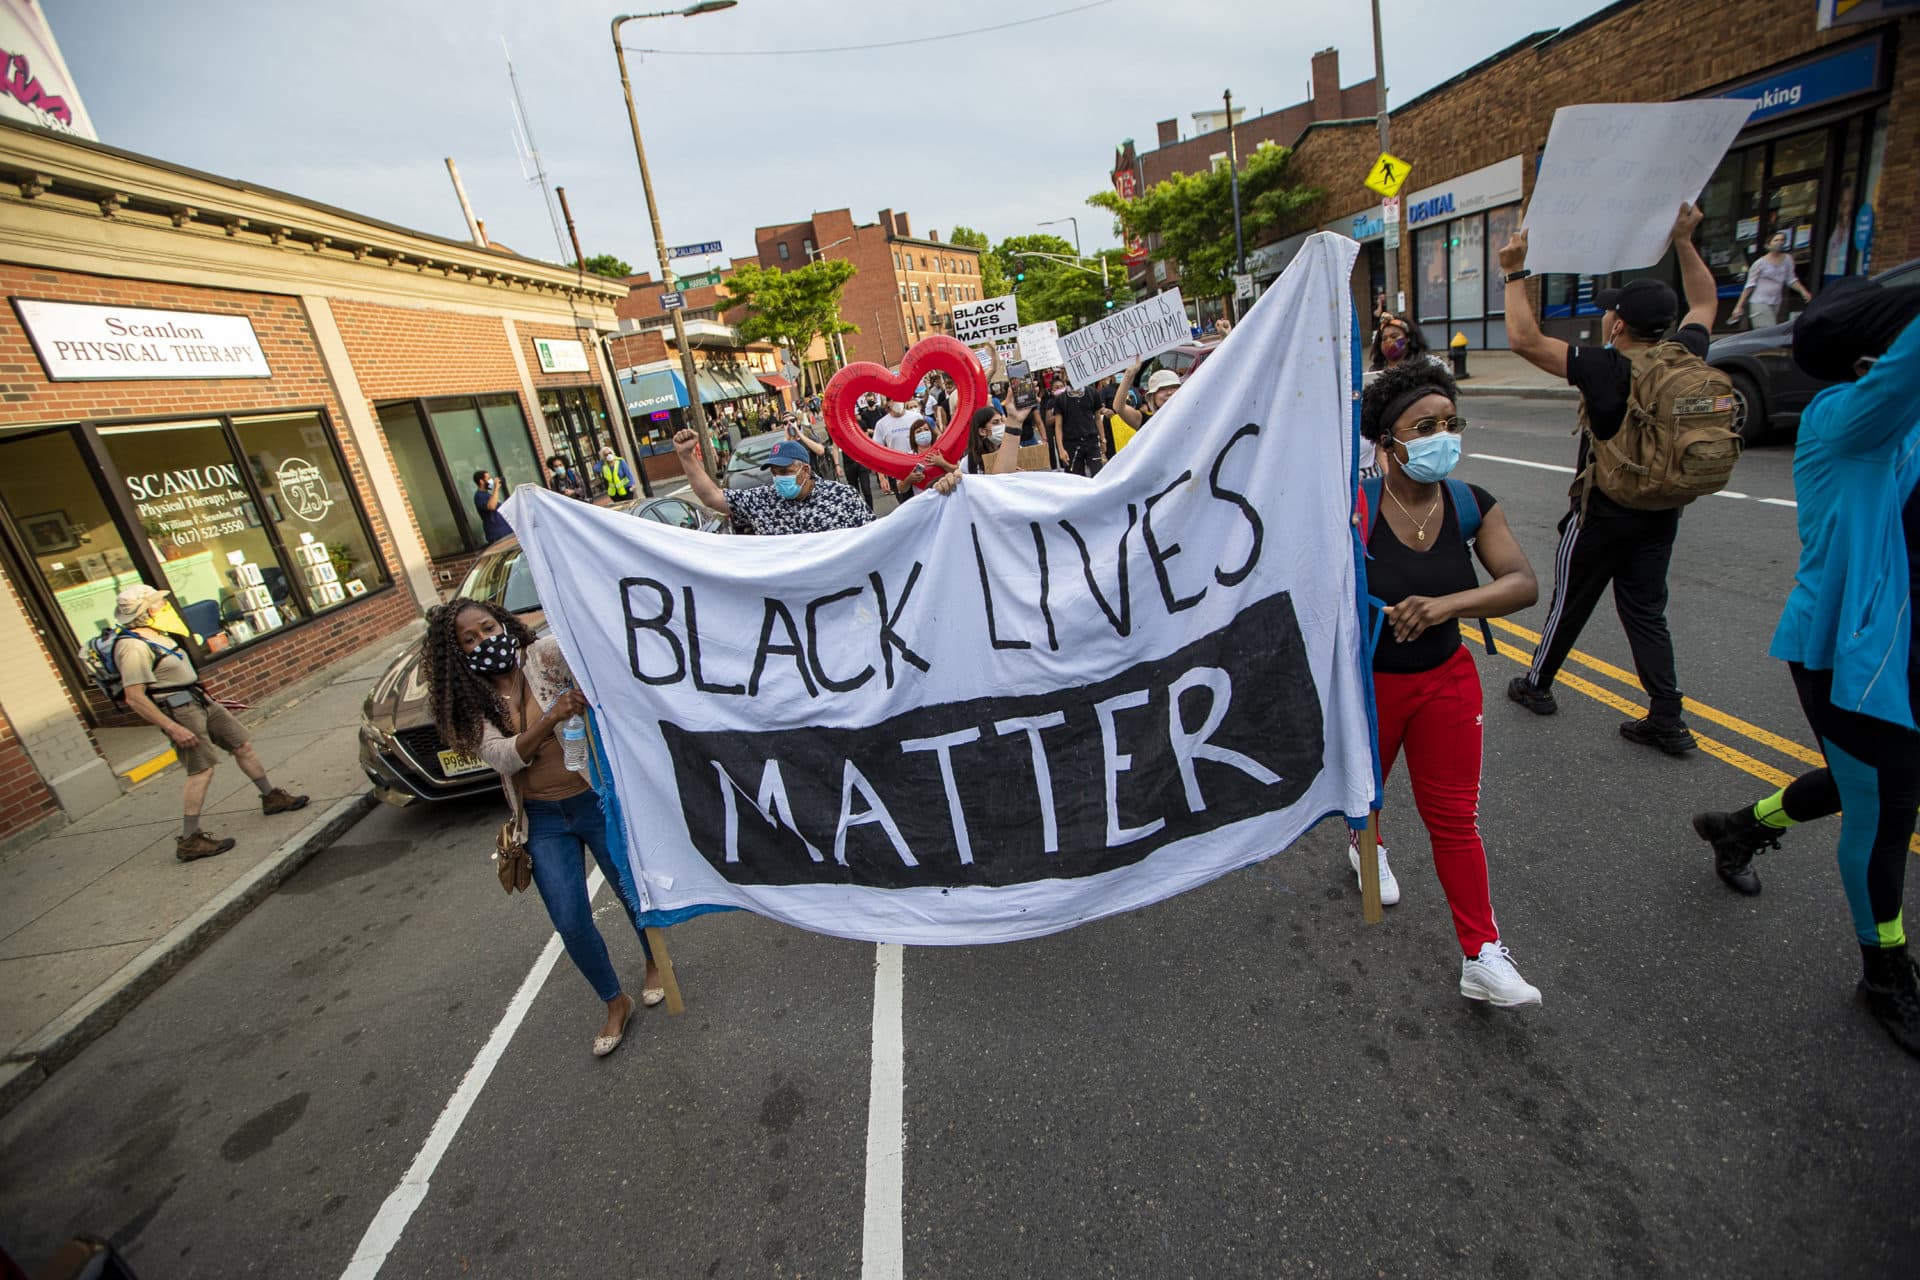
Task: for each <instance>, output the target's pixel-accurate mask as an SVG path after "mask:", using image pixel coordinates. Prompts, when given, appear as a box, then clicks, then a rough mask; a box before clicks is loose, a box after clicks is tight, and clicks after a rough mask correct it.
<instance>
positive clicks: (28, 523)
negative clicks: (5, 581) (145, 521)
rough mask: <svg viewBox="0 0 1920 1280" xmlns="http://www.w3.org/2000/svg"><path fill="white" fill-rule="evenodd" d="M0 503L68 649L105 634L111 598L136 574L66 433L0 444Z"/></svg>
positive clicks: (109, 622)
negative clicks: (64, 632) (58, 619)
mask: <svg viewBox="0 0 1920 1280" xmlns="http://www.w3.org/2000/svg"><path fill="white" fill-rule="evenodd" d="M0 501H4V502H5V504H6V510H7V513H8V515H9V516H10V517H11V521H12V524H13V529H14V532H15V534H16V535H17V537H18V540H19V545H20V548H21V550H22V551H23V553H24V554H25V556H26V558H27V560H28V563H29V565H30V566H31V568H32V570H33V572H34V574H35V576H37V577H38V578H39V580H40V582H41V583H43V584H44V586H45V589H46V592H47V594H48V595H49V596H50V597H51V598H52V599H51V604H52V607H53V609H54V610H55V611H56V612H57V613H58V614H59V615H60V617H61V618H63V619H65V621H66V625H67V630H68V632H69V633H70V639H71V641H72V643H73V644H75V645H78V644H81V643H83V642H85V641H87V640H89V639H91V638H92V637H94V636H96V635H98V634H100V633H101V632H103V631H111V630H112V629H113V606H114V597H115V596H117V595H118V594H119V593H120V588H122V587H125V586H131V585H132V584H133V583H136V582H139V581H140V571H139V569H138V568H137V567H136V566H135V565H134V562H133V556H132V554H131V553H129V552H128V550H127V545H126V542H125V540H124V539H123V538H122V537H121V535H120V529H119V526H117V525H116V524H115V523H114V519H113V513H112V511H111V510H110V509H109V508H108V506H107V503H106V499H104V498H103V497H101V495H100V490H99V488H98V486H96V485H95V484H94V482H93V478H92V477H91V476H90V475H89V474H88V469H87V466H86V464H85V463H84V462H83V461H82V460H81V454H80V447H79V445H78V444H76V443H75V441H74V438H73V436H72V434H71V433H70V432H68V431H64V430H61V431H48V432H42V433H40V434H38V435H33V436H27V437H24V438H11V439H5V440H0ZM62 647H63V648H64V647H67V646H62Z"/></svg>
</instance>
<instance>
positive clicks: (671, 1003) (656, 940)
mask: <svg viewBox="0 0 1920 1280" xmlns="http://www.w3.org/2000/svg"><path fill="white" fill-rule="evenodd" d="M1373 903H1374V905H1373V909H1374V911H1375V912H1376V913H1377V912H1378V911H1379V910H1380V886H1379V885H1378V884H1377V883H1376V884H1375V885H1374V887H1373ZM647 945H648V946H649V947H651V948H653V963H654V967H655V968H657V969H659V970H660V986H661V988H662V989H663V990H664V991H665V992H666V993H667V1012H668V1013H670V1014H672V1015H674V1016H675V1017H678V1016H679V1015H681V1014H683V1013H685V1012H686V1011H687V1006H686V1002H685V1001H683V1000H682V999H681V998H680V979H678V978H676V977H674V976H673V957H672V956H671V955H670V954H668V952H667V931H666V930H665V929H655V928H648V930H647Z"/></svg>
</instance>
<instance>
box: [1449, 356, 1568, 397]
mask: <svg viewBox="0 0 1920 1280" xmlns="http://www.w3.org/2000/svg"><path fill="white" fill-rule="evenodd" d="M1443 354H1444V353H1443ZM1467 374H1468V376H1467V377H1466V378H1465V379H1464V380H1463V381H1462V382H1461V383H1460V394H1462V395H1495V396H1523V397H1525V398H1527V399H1530V400H1578V399H1579V398H1580V393H1579V392H1578V391H1575V390H1574V389H1573V388H1572V387H1570V386H1568V385H1567V383H1566V380H1565V379H1564V378H1556V377H1553V376H1552V375H1551V374H1545V373H1542V372H1540V371H1539V370H1538V369H1536V368H1534V367H1533V366H1532V365H1530V364H1528V363H1527V362H1526V361H1525V360H1523V359H1521V358H1520V357H1519V356H1517V355H1515V354H1513V352H1511V351H1469V352H1468V353H1467Z"/></svg>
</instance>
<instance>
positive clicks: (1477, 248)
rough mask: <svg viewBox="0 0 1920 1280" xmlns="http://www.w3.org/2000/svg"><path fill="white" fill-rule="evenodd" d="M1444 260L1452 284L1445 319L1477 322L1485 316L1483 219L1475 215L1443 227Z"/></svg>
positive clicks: (1485, 231)
mask: <svg viewBox="0 0 1920 1280" xmlns="http://www.w3.org/2000/svg"><path fill="white" fill-rule="evenodd" d="M1446 229H1447V231H1448V232H1449V235H1448V236H1447V257H1448V264H1449V274H1450V275H1451V277H1452V282H1453V297H1452V308H1453V310H1452V313H1451V315H1450V316H1449V319H1453V320H1478V319H1479V318H1480V317H1481V316H1483V315H1485V314H1486V301H1485V299H1486V267H1487V252H1486V238H1487V225H1486V219H1485V218H1483V217H1480V216H1478V215H1475V216H1473V217H1467V218H1455V219H1454V220H1453V221H1452V222H1450V223H1448V224H1447V228H1446Z"/></svg>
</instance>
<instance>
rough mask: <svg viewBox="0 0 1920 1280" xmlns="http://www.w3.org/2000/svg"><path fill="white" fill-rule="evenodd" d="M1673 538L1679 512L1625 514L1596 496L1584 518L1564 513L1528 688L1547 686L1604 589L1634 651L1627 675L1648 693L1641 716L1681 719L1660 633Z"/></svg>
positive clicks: (1666, 640)
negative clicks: (1645, 710)
mask: <svg viewBox="0 0 1920 1280" xmlns="http://www.w3.org/2000/svg"><path fill="white" fill-rule="evenodd" d="M1679 532H1680V513H1679V512H1678V511H1628V510H1626V509H1625V508H1623V507H1619V506H1615V505H1614V504H1612V503H1609V502H1606V501H1605V499H1604V498H1602V497H1601V496H1600V495H1599V494H1595V495H1594V496H1593V502H1592V505H1591V506H1590V507H1589V509H1588V511H1587V513H1586V514H1585V515H1584V516H1582V515H1581V514H1580V513H1579V512H1578V511H1571V512H1568V513H1567V518H1566V519H1565V520H1564V521H1562V522H1561V525H1560V550H1559V552H1558V553H1557V554H1556V555H1555V557H1554V563H1553V600H1552V603H1551V605H1550V607H1549V609H1548V611H1547V622H1546V626H1544V627H1543V628H1541V631H1542V634H1541V637H1540V644H1539V647H1538V648H1536V649H1535V650H1534V653H1533V667H1532V669H1531V670H1530V671H1529V672H1528V680H1529V681H1530V682H1531V683H1532V685H1533V687H1534V688H1536V689H1545V688H1548V687H1549V686H1551V685H1552V684H1553V678H1554V676H1555V675H1557V674H1559V671H1560V664H1561V663H1563V662H1565V661H1566V660H1567V652H1568V650H1570V649H1572V648H1573V646H1574V642H1575V641H1577V640H1578V639H1579V638H1580V631H1581V629H1582V628H1583V627H1585V626H1586V625H1587V619H1588V618H1590V617H1591V616H1593V609H1594V606H1595V605H1597V604H1599V603H1600V596H1601V595H1602V593H1604V592H1605V591H1606V589H1607V587H1608V585H1609V584H1611V585H1612V587H1613V606H1614V608H1615V610H1617V611H1618V612H1619V614H1620V626H1621V628H1622V629H1624V630H1625V631H1626V633H1627V643H1628V645H1630V646H1631V647H1632V649H1633V665H1634V669H1635V671H1636V672H1637V673H1638V674H1639V676H1640V686H1641V687H1642V688H1643V689H1645V690H1646V691H1647V695H1648V703H1649V706H1648V710H1650V711H1651V712H1652V713H1653V716H1654V718H1655V719H1659V720H1678V719H1679V718H1680V681H1679V677H1678V676H1677V675H1675V673H1674V668H1673V636H1672V634H1671V633H1669V632H1668V630H1667V564H1668V562H1669V561H1670V560H1672V558H1673V540H1674V538H1675V537H1676V536H1677V535H1678V534H1679Z"/></svg>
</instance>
